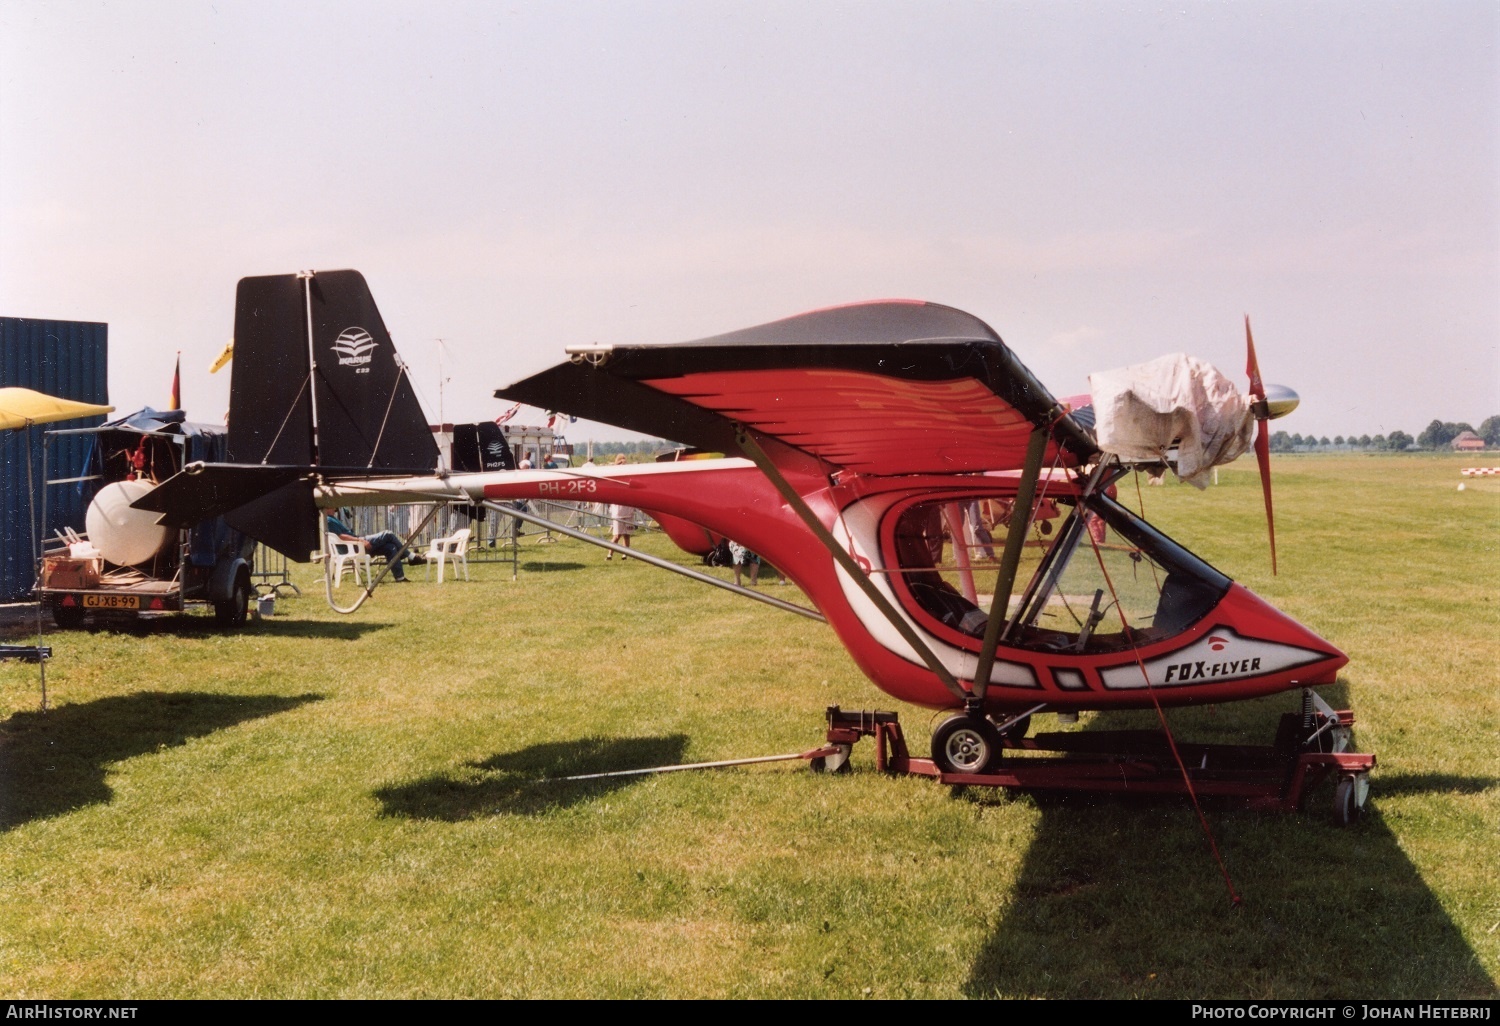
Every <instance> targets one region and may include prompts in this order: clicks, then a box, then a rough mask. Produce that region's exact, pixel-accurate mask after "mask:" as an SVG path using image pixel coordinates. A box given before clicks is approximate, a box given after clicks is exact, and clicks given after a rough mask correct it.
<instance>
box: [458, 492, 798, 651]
mask: <svg viewBox="0 0 1500 1026" xmlns="http://www.w3.org/2000/svg"><path fill="white" fill-rule="evenodd" d="M484 506H485V507H486V508H487V509H492V510H495V511H496V512H498V513H503V514H504V515H505V516H508V517H515V518H516V519H517V520H524V521H526V522H527V523H530V524H536V525H537V526H538V527H545V528H546V529H547V530H549V531H556V532H557V533H558V534H561V535H564V536H566V537H569V538H576V539H577V540H578V541H585V542H588V543H589V544H590V545H597V546H599V547H600V548H601V549H609V550H610V551H612V552H618V553H620V554H621V555H625V556H629V557H631V558H632V559H639V560H640V561H641V562H642V563H649V564H651V565H652V566H657V567H661V568H662V569H663V570H670V571H672V572H673V573H674V574H681V575H682V576H684V577H690V578H692V579H693V580H695V581H702V582H703V583H704V584H712V585H713V586H714V587H715V588H722V589H723V590H725V591H732V592H734V593H735V594H736V595H743V596H745V597H746V598H753V599H755V601H757V602H764V603H765V604H766V605H768V606H775V607H776V608H777V609H785V610H786V611H787V612H788V613H796V614H797V615H798V616H805V617H807V618H808V619H809V620H816V621H818V622H819V623H827V622H828V620H827V618H826V617H825V616H824V615H823V614H822V613H820V612H818V611H817V610H816V609H808V608H807V607H806V606H799V605H797V603H795V602H787V601H786V600H785V599H779V598H774V597H772V596H770V595H763V594H761V593H760V592H758V591H752V590H750V589H749V588H742V587H740V586H739V585H737V584H730V583H729V582H728V581H721V580H719V579H718V578H717V577H713V576H711V575H709V574H702V573H699V572H698V571H696V570H692V569H689V568H688V567H685V566H678V565H677V564H676V563H673V562H670V561H668V560H665V559H659V558H657V557H656V556H653V555H651V553H649V552H642V551H640V550H639V549H628V548H626V547H625V546H623V545H616V544H615V543H614V542H607V541H605V540H604V539H602V538H595V537H594V536H593V535H591V534H587V533H585V532H583V531H575V530H573V528H571V527H564V526H563V525H562V524H558V523H554V522H553V521H551V520H548V519H547V518H546V517H539V516H537V515H536V514H535V513H527V512H524V511H522V510H519V509H517V508H516V507H514V506H511V505H508V504H506V503H503V502H495V501H494V500H491V499H486V500H485V501H484Z"/></svg>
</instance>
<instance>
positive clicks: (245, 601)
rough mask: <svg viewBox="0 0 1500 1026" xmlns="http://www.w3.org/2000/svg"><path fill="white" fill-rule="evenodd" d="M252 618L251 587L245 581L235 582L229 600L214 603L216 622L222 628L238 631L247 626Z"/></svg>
mask: <svg viewBox="0 0 1500 1026" xmlns="http://www.w3.org/2000/svg"><path fill="white" fill-rule="evenodd" d="M249 616H250V586H249V585H248V584H246V583H245V581H244V580H238V581H235V582H234V591H232V592H231V593H230V595H229V597H228V598H227V599H220V600H219V601H217V602H215V603H214V622H216V623H217V624H218V625H219V626H220V627H226V628H230V629H236V628H240V627H243V626H245V620H246V619H248V618H249Z"/></svg>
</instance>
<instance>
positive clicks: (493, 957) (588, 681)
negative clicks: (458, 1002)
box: [0, 455, 1500, 998]
mask: <svg viewBox="0 0 1500 1026" xmlns="http://www.w3.org/2000/svg"><path fill="white" fill-rule="evenodd" d="M1475 462H1483V460H1476V459H1475V458H1474V457H1468V458H1464V459H1454V458H1446V457H1441V456H1404V455H1403V456H1376V455H1349V456H1299V457H1278V458H1277V460H1276V464H1275V466H1276V473H1277V497H1276V499H1277V510H1278V520H1277V526H1278V531H1279V535H1278V541H1279V553H1280V559H1281V576H1279V577H1276V578H1273V577H1271V576H1270V571H1269V566H1268V559H1267V557H1266V551H1265V549H1266V545H1265V526H1264V519H1263V515H1262V513H1261V500H1260V494H1259V486H1258V484H1257V483H1256V478H1255V474H1254V470H1253V466H1251V465H1250V464H1248V463H1247V462H1245V461H1241V463H1240V464H1237V465H1236V466H1234V467H1232V468H1228V469H1226V470H1224V471H1222V472H1221V477H1220V480H1221V484H1220V485H1219V486H1217V487H1215V488H1210V489H1209V490H1208V491H1207V492H1205V493H1201V494H1200V493H1197V492H1194V491H1193V490H1191V489H1188V488H1185V487H1178V486H1169V487H1165V488H1145V489H1142V492H1143V494H1144V498H1145V501H1146V505H1147V515H1148V516H1149V517H1150V518H1151V519H1152V520H1153V521H1154V522H1157V523H1158V524H1160V525H1161V526H1163V527H1164V528H1165V529H1166V530H1167V531H1168V532H1169V533H1171V534H1173V535H1174V536H1176V537H1178V538H1179V539H1180V540H1181V541H1183V542H1184V543H1186V544H1187V545H1188V546H1189V547H1190V548H1192V549H1194V550H1195V551H1197V552H1198V553H1199V554H1200V555H1202V556H1204V557H1205V558H1207V559H1208V560H1209V561H1210V562H1212V563H1214V564H1215V565H1216V566H1218V567H1219V568H1220V569H1222V570H1224V571H1225V572H1227V573H1229V574H1231V575H1232V576H1234V577H1236V578H1239V579H1240V580H1242V581H1244V582H1245V583H1247V584H1248V585H1249V586H1250V587H1251V588H1253V589H1254V590H1255V591H1257V592H1258V593H1260V594H1262V595H1264V596H1265V597H1267V598H1268V599H1270V600H1271V601H1272V602H1273V603H1275V604H1276V605H1278V606H1280V607H1281V608H1283V609H1285V610H1286V611H1287V612H1289V613H1291V614H1292V615H1293V616H1296V617H1297V618H1299V619H1301V620H1303V621H1304V622H1306V623H1307V624H1309V625H1310V626H1311V627H1312V628H1313V629H1315V630H1317V631H1318V632H1319V633H1321V634H1322V635H1324V636H1325V637H1327V638H1329V639H1330V640H1332V641H1333V642H1334V643H1336V644H1338V645H1340V646H1341V647H1343V648H1344V649H1345V650H1346V651H1347V652H1348V653H1349V655H1350V658H1351V661H1350V664H1349V666H1348V667H1347V668H1346V670H1345V672H1344V674H1343V675H1342V677H1341V680H1340V683H1339V685H1338V686H1337V687H1336V688H1332V689H1329V691H1330V697H1331V698H1333V699H1334V700H1335V704H1339V705H1348V706H1349V707H1351V708H1353V709H1354V711H1355V714H1356V716H1357V718H1358V720H1357V724H1356V742H1357V745H1358V746H1359V747H1360V748H1361V749H1363V750H1368V751H1373V752H1375V753H1376V755H1377V756H1378V758H1379V766H1378V768H1377V769H1376V771H1375V774H1374V776H1373V785H1372V792H1371V800H1370V805H1369V808H1368V810H1367V816H1366V818H1365V819H1364V821H1363V822H1361V823H1360V824H1358V825H1357V826H1355V827H1353V828H1351V829H1347V830H1340V829H1337V828H1335V827H1333V826H1331V825H1330V823H1329V822H1328V815H1327V805H1328V796H1327V794H1326V793H1325V794H1320V795H1317V796H1315V800H1314V801H1313V803H1312V804H1311V806H1310V807H1309V810H1308V811H1307V812H1306V813H1302V814H1296V815H1269V814H1257V813H1249V812H1244V811H1239V810H1235V809H1229V808H1218V809H1211V810H1210V813H1209V816H1210V821H1211V823H1212V826H1213V829H1214V833H1215V836H1216V838H1217V841H1218V843H1219V845H1220V847H1221V849H1222V850H1223V852H1224V854H1225V857H1226V860H1227V862H1228V865H1229V869H1230V872H1231V874H1232V876H1233V880H1234V884H1235V887H1236V888H1237V890H1238V891H1239V892H1240V893H1241V894H1242V895H1243V896H1244V899H1245V901H1244V905H1243V906H1241V907H1240V908H1238V909H1232V908H1231V907H1230V904H1229V901H1228V899H1227V891H1226V888H1225V886H1224V883H1223V881H1222V879H1221V878H1220V876H1219V874H1218V871H1217V869H1216V867H1215V865H1214V862H1213V860H1212V858H1211V857H1210V855H1209V853H1208V850H1207V845H1206V842H1205V841H1204V838H1203V835H1202V832H1201V830H1200V828H1199V825H1198V822H1197V820H1196V818H1195V816H1194V815H1193V813H1192V811H1191V810H1190V809H1189V808H1187V807H1186V806H1185V805H1184V804H1183V803H1182V802H1181V801H1177V800H1167V801H1157V802H1146V803H1131V802H1126V801H1120V800H1115V799H1100V800H1088V799H1084V798H1078V797H1075V798H1070V799H1067V800H1059V799H1057V798H1051V799H1045V800H1041V799H1037V798H1033V797H1029V796H1024V795H1020V796H1017V795H1008V794H1005V793H998V792H997V793H976V792H973V791H969V792H965V793H958V794H955V793H952V792H950V791H949V790H948V789H946V788H944V787H941V786H939V785H937V784H935V783H933V782H931V781H928V780H923V779H903V778H893V777H887V776H884V775H881V774H878V773H876V772H875V771H874V767H873V761H872V751H871V749H870V746H869V744H868V743H866V744H862V745H860V746H859V747H857V748H856V749H855V767H854V772H853V773H851V774H849V775H846V776H837V777H827V776H818V775H814V774H812V773H809V772H807V770H806V769H805V768H804V767H803V766H802V764H800V763H776V764H770V765H766V766H760V767H752V768H744V769H731V770H722V771H713V772H706V773H679V774H671V775H667V776H659V777H647V778H626V779H615V780H611V781H606V782H596V783H588V784H571V785H568V784H549V783H544V782H541V781H540V778H542V777H546V776H552V775H561V774H564V773H582V772H589V771H594V770H608V769H618V768H624V767H630V766H640V765H652V764H659V763H670V762H684V761H701V760H713V759H726V758H734V757H742V756H757V755H766V754H773V753H780V752H794V751H799V750H803V749H807V748H810V747H813V746H814V745H815V744H817V743H818V742H819V741H820V739H821V737H822V727H823V722H822V721H823V709H824V707H825V706H827V705H831V704H840V705H843V706H844V707H845V708H887V709H889V708H896V709H899V711H900V712H901V713H902V717H903V722H904V724H905V726H906V730H907V733H908V736H909V737H911V739H912V741H913V744H914V747H917V748H922V747H924V746H925V739H926V734H927V730H928V716H927V714H925V713H924V712H922V711H921V710H917V709H911V708H904V707H900V706H898V705H897V704H895V703H893V702H892V701H891V700H890V699H888V698H886V696H884V695H883V694H881V693H880V692H879V691H878V690H876V689H875V688H874V687H873V686H872V685H870V684H869V683H868V682H867V681H865V680H864V679H863V677H862V676H861V675H860V674H859V673H858V671H857V670H856V669H855V668H854V666H853V664H852V663H851V662H850V660H849V659H848V657H847V656H846V655H845V654H844V652H843V650H842V648H841V647H840V646H839V645H838V644H837V642H836V641H834V640H833V637H832V634H831V632H830V631H829V630H828V628H826V627H824V626H822V625H820V624H817V623H813V622H811V621H806V620H803V619H801V618H798V617H794V616H791V615H789V614H786V613H783V612H779V611H776V610H774V609H770V608H768V607H762V606H759V605H757V604H754V603H750V602H747V601H745V600H743V599H739V598H736V597H734V596H732V595H728V594H725V593H721V592H717V591H713V590H711V589H708V588H704V587H703V586H701V585H697V584H693V583H691V582H689V581H686V580H683V579H680V578H677V577H675V576H672V575H668V574H665V573H663V572H661V571H659V570H655V569H653V568H650V567H648V566H645V565H643V564H641V563H640V562H639V561H630V562H629V563H625V564H621V563H620V562H618V561H614V562H606V561H605V560H604V554H603V552H602V551H600V550H597V549H593V548H590V547H587V546H584V545H582V544H578V543H573V542H563V543H560V544H553V545H542V544H535V543H528V544H527V545H526V548H525V552H524V555H523V557H522V559H523V569H522V572H521V575H520V579H519V580H518V581H516V582H512V581H511V579H510V569H509V566H508V565H503V566H502V565H499V564H489V565H475V567H474V578H475V579H474V580H473V581H472V582H470V583H464V582H456V583H454V582H449V583H446V584H444V585H442V586H441V587H440V586H438V585H437V584H435V583H428V584H424V583H422V579H421V578H422V575H421V573H420V571H419V572H417V573H416V574H415V579H416V582H417V583H414V584H411V585H407V586H405V587H387V588H383V589H382V590H381V591H380V592H378V593H377V595H376V598H375V599H374V600H373V601H372V602H371V603H369V604H368V605H366V606H365V608H364V609H362V610H361V611H360V612H358V613H356V614H354V615H353V616H349V617H341V616H338V615H336V614H334V613H332V612H330V611H329V610H328V608H327V606H326V605H325V603H324V602H323V600H322V597H321V591H320V590H318V591H317V592H316V593H315V592H314V589H313V587H312V585H313V583H314V582H313V578H311V577H310V576H303V577H302V578H300V579H301V580H302V583H303V584H304V591H305V594H304V597H302V598H300V599H292V600H285V601H282V602H281V603H280V604H279V605H278V608H277V612H276V615H275V616H274V617H273V618H271V619H269V620H266V621H261V622H252V623H251V624H250V625H249V626H248V627H247V628H246V629H245V630H244V631H243V632H241V633H239V634H237V635H224V634H220V633H217V632H216V631H215V630H214V629H213V627H212V620H211V618H210V617H206V616H191V617H178V618H172V619H168V620H164V621H156V622H154V623H151V624H149V625H139V626H127V627H124V628H121V629H110V628H108V627H103V628H95V629H90V630H84V631H78V632H71V633H66V634H55V635H53V636H51V637H50V639H49V643H50V644H52V645H53V646H54V649H55V653H56V654H55V657H54V658H53V660H52V661H51V663H50V664H49V670H48V681H49V685H50V691H51V697H52V701H53V704H54V708H53V709H52V711H50V712H49V713H46V714H41V713H39V712H38V711H37V699H38V691H37V683H36V669H35V668H34V667H27V666H24V665H20V664H16V663H7V664H3V665H0V705H3V708H0V720H3V724H0V888H3V893H4V895H5V900H4V901H3V902H0V994H4V995H5V996H7V997H16V998H40V997H129V998H151V997H394V996H473V997H480V996H484V997H506V996H517V997H520V996H526V997H575V996H584V997H651V996H662V997H716V996H729V997H740V996H744V997H859V996H864V995H868V996H873V997H903V996H922V997H929V996H930V997H952V996H965V995H970V996H990V995H999V996H1007V997H1033V996H1034V997H1178V998H1180V997H1203V998H1211V997H1247V998H1249V997H1253V998H1276V997H1342V996H1349V997H1359V996H1364V997H1393V996H1442V997H1460V996H1469V997H1492V998H1493V997H1495V996H1497V991H1496V986H1495V980H1496V979H1497V976H1500V695H1497V690H1500V688H1497V686H1500V622H1497V621H1500V610H1497V604H1500V586H1497V585H1500V482H1497V481H1494V480H1486V481H1479V482H1470V483H1469V484H1468V486H1467V488H1466V489H1465V490H1464V491H1458V490H1457V486H1458V484H1459V482H1460V480H1461V478H1460V477H1459V475H1458V468H1459V467H1460V466H1463V465H1466V464H1472V463H1475ZM1122 491H1123V493H1124V494H1125V496H1126V497H1127V498H1130V499H1132V500H1133V498H1134V494H1135V492H1134V486H1133V485H1128V484H1127V486H1126V487H1125V488H1124V489H1122ZM1132 504H1133V501H1132ZM641 544H643V545H644V546H646V547H648V548H650V550H651V551H653V552H656V553H658V554H661V555H670V554H672V553H674V552H675V550H674V549H672V548H671V546H670V544H669V543H667V542H666V541H665V540H664V539H663V538H661V537H660V536H649V537H647V538H645V539H642V540H641ZM677 555H678V556H679V557H680V558H681V560H682V561H683V562H685V563H691V562H692V561H691V560H690V558H689V557H686V556H683V555H681V554H680V553H679V554H677ZM720 573H721V574H722V575H724V576H726V577H727V576H729V575H728V573H727V572H724V571H720ZM773 580H774V577H772V576H770V575H767V578H766V579H763V583H762V587H765V588H767V590H769V591H771V592H772V593H776V594H779V595H785V593H788V592H791V593H793V594H795V589H793V588H777V587H775V586H774V584H771V583H770V581H773ZM350 594H351V593H350V591H349V588H348V586H347V585H346V586H345V588H344V589H343V594H342V596H341V597H343V598H348V597H349V596H350ZM18 640H19V639H18ZM1293 704H1294V698H1293V697H1292V696H1290V695H1289V696H1284V697H1282V698H1277V699H1273V700H1265V701H1261V702H1254V703H1242V704H1239V705H1235V706H1224V707H1218V708H1207V709H1201V710H1193V711H1190V712H1174V713H1173V714H1172V720H1173V723H1174V726H1175V727H1176V728H1177V729H1178V730H1179V731H1180V733H1181V734H1182V735H1184V736H1188V737H1192V738H1196V739H1204V740H1223V739H1231V740H1233V739H1239V740H1243V741H1245V742H1247V743H1258V742H1265V741H1269V739H1270V735H1271V733H1272V732H1273V731H1274V727H1275V721H1276V718H1277V716H1278V715H1279V713H1280V712H1282V711H1284V710H1287V709H1290V708H1292V706H1293ZM1122 718H1123V717H1122ZM1042 719H1043V720H1044V721H1045V722H1042V723H1040V724H1039V725H1040V726H1041V727H1043V728H1044V729H1052V723H1051V718H1050V717H1043V718H1042ZM1107 721H1108V718H1106V717H1101V716H1094V717H1089V716H1085V717H1084V719H1083V721H1082V722H1081V723H1080V725H1079V727H1078V728H1077V729H1084V730H1086V729H1090V728H1091V727H1097V726H1099V725H1101V724H1104V723H1106V722H1107Z"/></svg>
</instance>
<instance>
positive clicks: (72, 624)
mask: <svg viewBox="0 0 1500 1026" xmlns="http://www.w3.org/2000/svg"><path fill="white" fill-rule="evenodd" d="M86 615H88V614H87V613H85V612H84V609H83V607H82V606H65V605H63V604H62V600H61V599H53V600H52V622H53V623H55V624H57V626H58V627H60V628H61V629H63V630H65V631H72V630H77V629H78V628H79V627H82V626H83V618H84V617H85V616H86Z"/></svg>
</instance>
